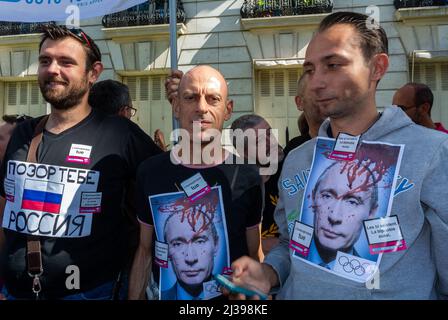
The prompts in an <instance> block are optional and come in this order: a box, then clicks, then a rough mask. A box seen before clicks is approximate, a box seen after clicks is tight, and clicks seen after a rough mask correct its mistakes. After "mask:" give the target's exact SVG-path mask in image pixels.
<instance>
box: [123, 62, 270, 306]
mask: <svg viewBox="0 0 448 320" xmlns="http://www.w3.org/2000/svg"><path fill="white" fill-rule="evenodd" d="M227 90H228V89H227V84H226V81H225V79H224V77H223V76H222V75H221V73H220V72H219V71H217V70H215V69H213V68H211V67H209V66H198V67H195V68H193V69H191V70H190V71H188V72H187V73H185V75H184V76H183V77H182V79H181V80H180V83H179V89H178V92H177V94H176V95H174V97H173V100H172V105H173V112H174V116H175V117H176V118H177V119H178V120H179V124H180V128H181V130H180V132H179V136H180V138H181V141H180V142H179V143H178V144H177V145H176V146H174V147H173V149H172V150H171V151H170V152H166V153H164V154H162V155H160V156H159V157H156V158H155V159H154V161H145V162H144V163H143V164H142V165H141V166H140V168H139V171H138V173H137V177H138V178H137V179H138V181H137V190H138V192H139V195H138V198H137V208H138V210H137V211H138V212H139V214H138V218H139V221H140V227H141V228H140V245H139V248H138V250H137V253H136V255H135V259H134V263H133V266H132V271H131V278H130V286H129V298H130V299H144V298H145V288H146V286H147V284H148V279H149V278H150V275H151V272H152V271H153V272H155V276H154V277H153V278H154V279H157V285H155V286H154V284H151V286H150V287H157V288H158V291H159V292H166V291H167V290H170V289H171V288H172V287H173V278H174V279H176V281H177V283H178V286H176V292H173V294H170V295H169V299H184V300H185V299H191V300H207V299H211V298H215V297H216V296H217V295H220V293H219V291H216V290H215V289H216V286H215V285H214V284H213V282H214V280H213V278H212V277H207V278H206V279H205V278H204V279H201V281H202V282H200V283H198V282H197V281H196V282H195V286H194V290H192V286H191V285H190V286H189V285H188V283H190V281H189V279H190V278H191V279H193V278H194V279H196V280H197V279H198V278H199V277H198V275H199V274H201V273H203V272H204V270H202V269H201V266H200V264H199V263H198V261H199V260H198V259H199V255H198V254H197V252H198V251H197V250H193V249H192V248H193V247H194V246H199V244H198V243H196V242H197V241H199V242H201V243H203V244H204V243H205V241H203V239H201V237H200V236H199V235H200V233H201V230H202V229H201V227H200V225H204V221H208V222H209V223H214V224H215V225H216V226H217V227H216V228H217V229H218V230H217V233H218V234H219V235H220V239H221V240H220V246H219V247H218V248H217V249H216V251H215V253H214V263H213V265H214V266H215V267H214V269H213V272H212V274H213V275H215V274H217V273H222V272H223V269H224V268H228V267H230V263H231V262H232V261H233V260H235V259H237V258H239V257H241V256H244V255H249V256H251V257H252V258H254V259H256V260H261V259H262V250H261V236H260V231H259V230H260V223H261V211H262V208H261V204H262V197H261V194H262V193H261V187H260V186H261V180H260V177H259V175H258V171H257V169H256V167H255V166H252V165H246V164H242V163H243V161H236V159H234V158H233V157H234V156H233V155H231V154H230V153H228V152H226V151H225V149H224V148H223V146H222V145H221V136H220V134H221V131H222V128H223V125H224V121H225V120H228V119H230V116H231V114H232V109H233V103H232V101H231V100H229V99H228V91H227ZM237 163H238V164H237ZM189 181H190V182H191V181H194V182H195V183H189ZM210 192H212V193H213V192H216V193H218V194H219V199H222V200H221V201H219V202H217V203H219V205H218V206H217V205H216V203H213V202H211V200H210V201H209V200H208V198H207V195H209V193H210ZM168 194H169V195H168ZM173 197H175V198H176V199H177V200H176V201H175V203H173V201H174V200H173V199H174V198H173ZM215 200H216V199H215ZM170 201H171V202H170ZM181 208H183V209H182V210H184V211H183V212H185V213H184V214H183V215H182V219H184V220H183V221H187V222H188V224H186V223H185V224H183V226H184V227H182V228H181V226H180V225H179V228H177V230H176V232H177V233H178V234H177V235H171V236H172V238H174V239H176V241H170V242H168V241H166V240H165V239H164V238H163V234H164V232H163V226H164V225H165V223H166V220H167V217H169V216H170V215H172V214H174V213H176V212H179V210H181ZM196 209H197V211H195V210H196ZM193 212H194V213H193ZM223 221H225V223H223ZM218 226H221V227H218ZM154 229H155V233H156V239H157V242H156V253H157V254H156V255H157V260H156V261H157V262H158V263H161V261H162V263H161V265H159V266H160V269H159V268H158V267H157V266H155V268H153V270H151V261H152V259H153V254H152V252H151V250H152V245H153V233H154ZM191 230H193V231H194V232H193V233H194V236H191V234H190V235H188V236H187V234H188V232H190V231H191ZM190 233H191V232H190ZM159 237H160V238H159ZM160 243H164V244H160ZM158 246H161V247H162V248H164V249H160V248H159V247H158ZM171 246H176V247H182V248H184V250H182V254H183V255H184V257H183V258H185V259H184V261H188V262H189V263H190V266H191V267H192V268H191V270H189V271H188V272H186V273H185V274H182V277H179V274H178V273H176V270H175V268H174V264H175V259H174V258H175V257H172V256H170V254H169V253H170V252H175V251H176V250H174V249H175V248H172V247H171ZM227 248H228V249H227ZM161 252H166V255H167V256H165V257H163V255H162V256H161V255H160V253H161ZM163 259H165V260H163ZM163 261H164V262H163ZM193 267H194V268H193ZM157 273H160V277H159V276H158V275H157ZM213 288H215V289H213ZM210 290H212V291H210ZM213 290H214V291H213ZM166 297H167V296H166V295H163V294H161V295H159V299H162V300H163V299H165V298H166Z"/></svg>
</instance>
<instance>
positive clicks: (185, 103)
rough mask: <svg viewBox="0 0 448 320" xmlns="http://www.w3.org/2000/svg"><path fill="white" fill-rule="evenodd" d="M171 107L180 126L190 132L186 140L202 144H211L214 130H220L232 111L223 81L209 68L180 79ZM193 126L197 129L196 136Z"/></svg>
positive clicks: (231, 103)
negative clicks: (197, 140)
mask: <svg viewBox="0 0 448 320" xmlns="http://www.w3.org/2000/svg"><path fill="white" fill-rule="evenodd" d="M173 105H174V115H175V117H176V118H177V119H179V124H180V127H181V128H182V129H185V130H187V131H188V132H189V133H190V140H192V141H193V140H194V139H199V140H200V141H201V143H203V144H204V143H207V142H210V141H212V139H211V137H212V136H214V135H216V130H218V131H221V130H222V127H223V125H224V121H226V120H228V119H230V116H231V115H232V110H233V102H232V101H231V100H228V91H227V83H226V80H225V79H224V77H223V76H222V74H221V73H220V72H219V71H218V70H216V69H214V68H212V67H210V66H198V67H195V68H193V69H191V70H190V71H188V72H187V73H186V74H185V75H184V76H183V77H182V80H181V81H180V84H179V91H178V95H177V97H175V98H174V104H173ZM193 126H196V128H199V129H200V130H195V132H196V134H194V132H193ZM212 129H214V130H212Z"/></svg>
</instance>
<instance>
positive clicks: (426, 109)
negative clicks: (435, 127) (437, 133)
mask: <svg viewBox="0 0 448 320" xmlns="http://www.w3.org/2000/svg"><path fill="white" fill-rule="evenodd" d="M430 109H431V107H430V106H429V102H425V103H422V104H421V105H419V106H418V107H417V110H421V111H423V113H425V114H427V115H428V116H429V110H430Z"/></svg>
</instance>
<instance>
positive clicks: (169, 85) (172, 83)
mask: <svg viewBox="0 0 448 320" xmlns="http://www.w3.org/2000/svg"><path fill="white" fill-rule="evenodd" d="M183 75H184V73H183V72H182V71H180V70H172V71H171V74H170V75H169V76H168V78H166V80H165V92H166V98H167V99H168V101H169V102H170V103H171V104H172V103H173V99H174V98H175V97H177V90H178V89H179V83H180V79H182V76H183Z"/></svg>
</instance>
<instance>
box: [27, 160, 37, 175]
mask: <svg viewBox="0 0 448 320" xmlns="http://www.w3.org/2000/svg"><path fill="white" fill-rule="evenodd" d="M27 171H28V172H27V173H26V175H27V176H28V177H30V178H32V177H34V175H35V174H36V165H35V164H32V163H31V164H29V165H28V170H27ZM30 171H31V172H30Z"/></svg>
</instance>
